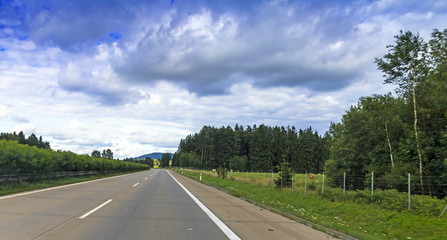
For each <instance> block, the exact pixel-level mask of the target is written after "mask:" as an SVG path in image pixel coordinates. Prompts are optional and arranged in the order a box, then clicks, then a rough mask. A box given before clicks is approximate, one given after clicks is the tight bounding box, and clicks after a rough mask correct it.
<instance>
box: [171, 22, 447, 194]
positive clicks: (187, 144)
mask: <svg viewBox="0 0 447 240" xmlns="http://www.w3.org/2000/svg"><path fill="white" fill-rule="evenodd" d="M387 50H388V51H387V54H385V55H384V56H383V57H380V58H376V59H375V63H376V65H377V68H378V69H379V70H380V71H381V72H382V73H383V78H384V79H377V81H384V83H385V84H392V85H393V86H395V87H396V89H395V93H388V94H383V95H380V94H374V95H372V96H367V97H362V98H360V99H359V100H358V103H357V104H356V105H354V106H351V108H350V109H348V110H347V111H346V112H345V113H344V114H343V115H342V117H341V121H340V122H337V123H331V125H330V126H329V130H328V131H327V132H326V133H324V134H323V135H320V134H319V133H317V132H316V131H314V130H312V128H308V129H305V130H297V129H296V128H294V127H278V126H276V127H269V126H265V125H260V126H256V125H255V126H253V127H250V126H247V127H242V126H239V125H236V126H235V127H234V128H232V127H230V126H227V127H220V128H215V127H210V126H204V127H203V128H202V129H201V131H200V132H199V133H196V134H192V135H189V136H187V137H186V138H184V139H182V140H181V141H180V144H179V148H178V151H177V153H176V155H175V157H174V165H176V166H180V167H197V168H208V169H209V168H225V169H231V170H237V171H261V172H266V171H277V170H278V168H279V167H280V164H281V163H283V162H285V163H288V166H290V167H291V168H292V170H293V171H294V172H300V173H305V172H313V173H321V172H323V171H325V173H326V174H327V176H328V177H329V178H330V179H332V180H334V181H335V180H337V179H341V178H342V177H343V174H344V173H346V174H347V175H350V176H360V178H361V179H364V180H362V181H357V182H355V183H352V184H351V185H349V186H347V188H348V189H363V188H365V186H366V184H367V180H366V179H368V178H369V175H370V173H371V172H374V176H375V177H376V179H377V184H378V186H377V187H381V188H395V189H401V188H404V187H405V186H406V185H404V184H400V182H399V181H392V180H393V179H403V180H405V178H406V176H407V174H408V173H410V174H411V175H412V176H417V185H418V186H417V187H418V188H419V191H420V193H422V194H430V195H435V196H438V197H444V196H445V195H446V190H445V186H446V185H445V184H446V182H447V30H443V31H440V30H436V29H435V30H433V31H432V34H431V37H430V39H429V40H424V39H423V38H422V37H420V36H419V35H418V34H414V33H412V32H402V31H401V32H400V33H399V34H398V35H397V36H395V42H394V44H392V45H390V46H387ZM443 186H444V187H443Z"/></svg>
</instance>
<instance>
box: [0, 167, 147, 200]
mask: <svg viewBox="0 0 447 240" xmlns="http://www.w3.org/2000/svg"><path fill="white" fill-rule="evenodd" d="M134 172H138V171H132V172H117V173H108V174H103V175H94V176H84V177H66V178H57V179H45V180H36V181H17V182H8V183H6V182H3V183H1V184H0V196H3V195H8V194H14V193H20V192H26V191H33V190H39V189H44V188H50V187H56V186H62V185H67V184H72V183H78V182H85V181H91V180H96V179H101V178H108V177H113V176H118V175H124V174H130V173H134Z"/></svg>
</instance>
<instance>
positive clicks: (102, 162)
mask: <svg viewBox="0 0 447 240" xmlns="http://www.w3.org/2000/svg"><path fill="white" fill-rule="evenodd" d="M143 169H149V167H148V166H147V165H142V164H136V163H130V162H124V161H120V160H114V159H106V158H97V157H91V156H88V155H78V154H75V153H73V152H70V151H61V150H57V151H53V150H51V149H43V148H38V147H37V146H27V145H24V144H19V143H18V141H12V140H0V174H36V175H42V174H46V173H52V172H64V171H98V172H108V171H133V170H143Z"/></svg>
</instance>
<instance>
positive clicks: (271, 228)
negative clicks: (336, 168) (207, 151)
mask: <svg viewBox="0 0 447 240" xmlns="http://www.w3.org/2000/svg"><path fill="white" fill-rule="evenodd" d="M0 238H1V239H7V240H9V239H11V240H16V239H17V240H21V239H39V240H41V239H67V240H70V239H92V240H105V239H107V240H110V239H135V240H138V239H156V240H158V239H167V240H170V239H176V240H177V239H195V240H200V239H204V240H208V239H213V240H214V239H216V240H219V239H281V240H283V239H303V240H306V239H334V238H333V237H331V236H330V235H327V234H325V233H323V232H320V231H317V230H315V229H313V228H311V227H308V226H305V225H303V224H300V223H297V222H295V221H293V220H290V219H288V218H285V217H283V216H280V215H277V214H275V213H272V212H270V211H267V210H264V209H262V208H260V207H259V206H256V205H253V204H250V203H248V202H245V201H243V200H241V199H238V198H236V197H233V196H230V195H228V194H226V193H223V192H221V191H219V190H216V189H214V188H212V187H209V186H205V185H203V184H200V183H198V182H195V181H193V180H190V179H188V178H185V177H183V176H180V175H178V174H176V173H173V172H171V171H167V170H158V169H153V170H150V171H144V172H138V173H134V174H127V175H122V176H116V177H111V178H105V179H100V180H94V181H89V182H83V183H76V184H71V185H66V186H61V187H55V188H50V189H43V190H37V191H32V192H25V193H19V194H13V195H7V196H3V197H0Z"/></svg>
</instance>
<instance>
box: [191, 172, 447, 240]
mask: <svg viewBox="0 0 447 240" xmlns="http://www.w3.org/2000/svg"><path fill="white" fill-rule="evenodd" d="M183 173H184V175H185V176H187V177H190V178H192V179H195V180H198V179H199V173H197V172H189V171H183ZM202 183H205V184H207V185H211V186H215V187H217V188H219V189H222V190H224V191H227V192H229V193H230V194H232V195H234V196H238V197H243V198H246V199H249V200H250V201H254V202H258V203H261V204H264V205H266V206H269V207H272V208H275V209H278V210H280V211H282V212H285V213H288V214H292V215H294V216H297V217H300V218H303V219H306V220H309V221H311V222H313V223H315V224H320V225H322V226H325V227H328V228H331V229H334V230H337V231H340V232H343V233H345V234H348V235H350V236H353V237H356V238H359V239H433V240H435V239H439V240H440V239H447V218H445V217H444V218H442V219H439V218H437V217H433V216H422V215H416V214H411V213H406V212H398V211H392V210H389V209H383V208H381V207H379V206H376V205H373V204H362V203H351V202H334V201H331V200H328V199H324V198H323V197H321V196H319V195H315V194H302V193H297V192H295V191H290V190H278V189H274V188H270V187H262V186H257V185H252V184H249V183H243V182H238V181H233V180H229V179H221V178H217V177H214V176H209V175H203V176H202Z"/></svg>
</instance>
